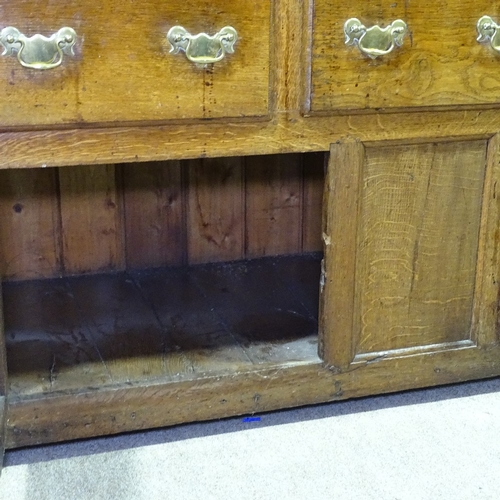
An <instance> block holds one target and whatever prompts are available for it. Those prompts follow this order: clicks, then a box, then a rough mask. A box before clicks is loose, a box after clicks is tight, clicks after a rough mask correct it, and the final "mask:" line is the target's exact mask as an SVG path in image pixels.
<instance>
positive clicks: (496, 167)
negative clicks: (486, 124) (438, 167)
mask: <svg viewBox="0 0 500 500" xmlns="http://www.w3.org/2000/svg"><path fill="white" fill-rule="evenodd" d="M499 155H500V137H499V135H498V134H497V135H495V136H493V137H492V138H491V139H490V140H489V141H488V150H487V158H486V174H485V181H484V194H483V203H482V214H481V226H480V232H479V249H478V259H477V261H478V262H477V271H476V284H475V300H474V310H473V324H472V331H471V338H472V339H473V340H474V341H475V342H477V343H478V344H479V345H488V344H492V343H498V342H499V341H500V337H499V330H498V305H499V286H500V285H499V283H500V277H499V276H498V273H499V271H500V262H499V259H500V255H499V248H498V240H499V237H500V231H499V229H500V228H499V220H500V205H499V204H500V199H499V198H500V197H499V195H498V189H499V182H500V156H499Z"/></svg>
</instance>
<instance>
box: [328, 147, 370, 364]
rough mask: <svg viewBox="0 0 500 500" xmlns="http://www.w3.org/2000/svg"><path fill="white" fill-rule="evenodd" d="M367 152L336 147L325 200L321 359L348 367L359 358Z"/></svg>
mask: <svg viewBox="0 0 500 500" xmlns="http://www.w3.org/2000/svg"><path fill="white" fill-rule="evenodd" d="M364 159H365V148H364V146H363V144H362V143H361V142H360V141H359V140H354V139H348V140H346V141H343V142H340V143H335V144H332V146H331V149H330V161H329V165H328V170H327V173H326V179H325V188H324V198H323V230H322V233H323V243H324V255H325V259H324V264H323V270H322V276H321V298H320V314H319V317H320V327H319V345H320V352H321V357H322V358H323V359H324V360H325V361H326V362H327V363H328V364H331V365H333V366H335V367H337V368H340V369H345V368H347V367H348V366H349V364H350V363H351V361H352V360H353V357H354V352H353V345H352V344H353V339H354V338H355V337H356V336H355V335H354V332H353V329H354V316H355V283H356V256H357V247H358V226H359V224H358V216H359V209H360V207H359V203H360V194H361V180H362V172H363V164H364Z"/></svg>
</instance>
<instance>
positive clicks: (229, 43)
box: [167, 26, 238, 65]
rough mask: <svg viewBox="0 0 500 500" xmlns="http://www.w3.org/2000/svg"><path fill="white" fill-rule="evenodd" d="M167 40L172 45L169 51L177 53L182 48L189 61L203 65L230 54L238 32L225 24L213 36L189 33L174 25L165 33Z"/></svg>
mask: <svg viewBox="0 0 500 500" xmlns="http://www.w3.org/2000/svg"><path fill="white" fill-rule="evenodd" d="M167 40H168V41H169V42H170V45H171V46H172V48H171V49H170V52H173V53H174V54H177V53H178V52H179V51H180V50H183V51H184V52H185V53H186V57H187V58H188V59H189V60H190V61H191V62H194V63H195V64H197V65H204V64H212V63H216V62H217V61H220V60H221V59H222V58H223V57H224V56H225V55H226V53H227V54H232V53H233V52H234V44H235V43H236V41H237V40H238V33H237V32H236V30H235V29H234V28H233V27H231V26H226V27H225V28H222V29H221V30H220V31H219V32H218V33H216V34H215V35H213V36H210V35H207V34H206V33H199V34H198V35H191V34H190V33H189V32H188V31H186V30H185V29H184V28H183V27H182V26H174V27H172V28H170V30H169V32H168V33H167Z"/></svg>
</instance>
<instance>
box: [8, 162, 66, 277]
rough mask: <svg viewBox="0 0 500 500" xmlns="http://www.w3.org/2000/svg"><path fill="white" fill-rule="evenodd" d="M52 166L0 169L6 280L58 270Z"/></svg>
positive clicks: (53, 272) (57, 236)
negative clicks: (46, 167)
mask: <svg viewBox="0 0 500 500" xmlns="http://www.w3.org/2000/svg"><path fill="white" fill-rule="evenodd" d="M56 174H57V170H56V169H33V170H2V171H1V172H0V219H1V220H2V224H0V263H1V274H2V276H3V277H4V278H6V279H30V278H44V277H51V276H55V275H57V274H58V273H59V272H60V256H59V250H58V244H59V234H58V231H59V224H58V205H57V188H56Z"/></svg>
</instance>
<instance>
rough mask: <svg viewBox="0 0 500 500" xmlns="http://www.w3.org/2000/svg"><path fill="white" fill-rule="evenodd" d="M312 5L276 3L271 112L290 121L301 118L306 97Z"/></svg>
mask: <svg viewBox="0 0 500 500" xmlns="http://www.w3.org/2000/svg"><path fill="white" fill-rule="evenodd" d="M309 3H310V1H309V0H307V1H301V2H297V1H289V0H275V1H274V2H273V6H274V12H273V14H274V16H273V24H272V28H273V35H274V36H273V44H272V52H271V54H272V59H271V67H272V68H273V69H274V71H273V72H271V106H272V108H271V109H272V110H274V111H275V112H277V113H282V114H285V115H286V116H287V117H288V119H294V118H296V117H297V116H298V115H299V112H300V111H301V110H302V108H303V106H304V98H305V96H306V89H305V86H306V83H307V76H306V75H307V74H308V68H307V65H306V64H307V58H306V51H307V48H308V47H309V44H308V10H309Z"/></svg>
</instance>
